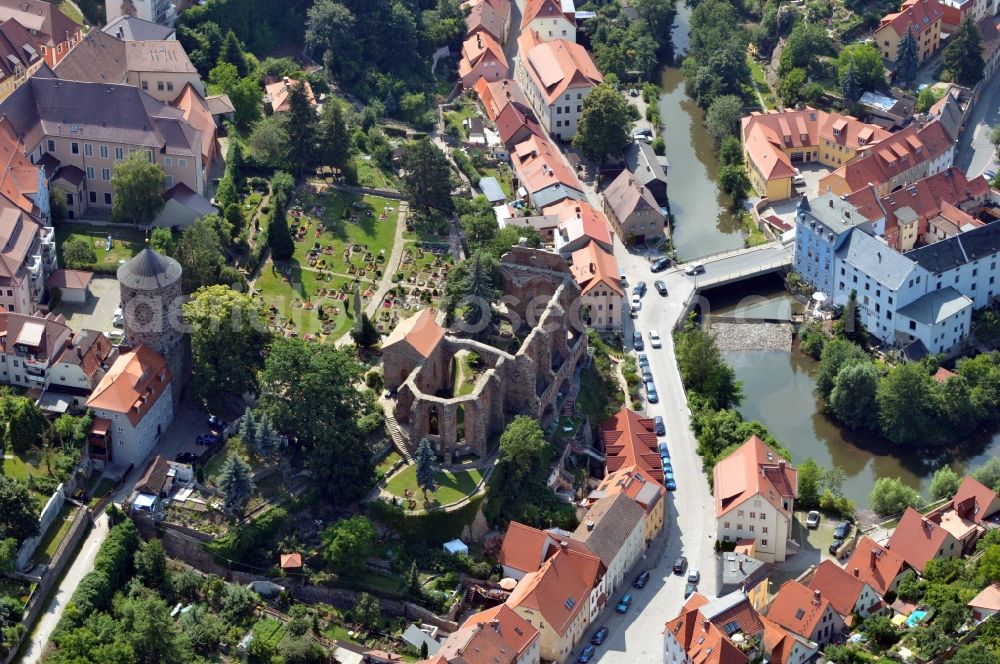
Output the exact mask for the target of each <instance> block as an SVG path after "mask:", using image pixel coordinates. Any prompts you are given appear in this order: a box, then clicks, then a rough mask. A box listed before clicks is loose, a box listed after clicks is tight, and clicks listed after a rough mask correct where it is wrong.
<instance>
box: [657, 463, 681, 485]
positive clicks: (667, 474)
mask: <svg viewBox="0 0 1000 664" xmlns="http://www.w3.org/2000/svg"><path fill="white" fill-rule="evenodd" d="M661 461H662V459H661ZM663 479H664V481H665V480H673V481H675V482H676V481H677V478H676V477H674V469H673V466H671V465H670V462H669V460H668V461H667V463H665V464H664V465H663Z"/></svg>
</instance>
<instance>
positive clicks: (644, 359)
mask: <svg viewBox="0 0 1000 664" xmlns="http://www.w3.org/2000/svg"><path fill="white" fill-rule="evenodd" d="M639 366H640V367H648V366H649V356H647V355H646V354H645V353H639Z"/></svg>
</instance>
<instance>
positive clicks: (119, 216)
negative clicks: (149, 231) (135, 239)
mask: <svg viewBox="0 0 1000 664" xmlns="http://www.w3.org/2000/svg"><path fill="white" fill-rule="evenodd" d="M166 177H167V176H166V174H165V173H164V172H163V169H162V168H160V166H159V164H154V163H152V162H151V161H150V160H149V159H148V158H147V157H146V154H145V153H144V152H136V153H134V154H132V155H129V157H128V159H126V160H125V161H123V162H121V163H118V164H116V165H115V170H114V174H113V175H112V176H111V189H112V190H113V191H114V199H113V201H112V206H111V218H112V219H113V220H114V221H120V222H129V223H133V224H137V225H146V224H149V223H151V222H152V221H153V219H154V218H155V217H156V215H157V213H158V212H159V211H160V210H162V209H163V197H162V196H161V195H160V192H161V191H162V190H163V183H164V182H165V181H166Z"/></svg>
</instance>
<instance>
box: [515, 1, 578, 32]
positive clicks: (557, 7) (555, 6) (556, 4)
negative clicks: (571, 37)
mask: <svg viewBox="0 0 1000 664" xmlns="http://www.w3.org/2000/svg"><path fill="white" fill-rule="evenodd" d="M560 16H561V17H563V18H566V19H567V20H569V21H570V22H571V23H572V22H573V21H574V17H573V16H570V15H567V14H564V13H563V11H562V3H561V2H560V1H559V0H528V1H527V2H526V3H525V5H524V13H522V14H521V29H522V30H523V29H524V28H526V27H528V24H529V23H531V22H532V21H534V20H535V19H536V18H542V19H546V18H548V19H552V18H559V17H560Z"/></svg>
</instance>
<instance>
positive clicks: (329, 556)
mask: <svg viewBox="0 0 1000 664" xmlns="http://www.w3.org/2000/svg"><path fill="white" fill-rule="evenodd" d="M321 537H322V539H323V545H324V548H323V557H324V558H325V559H326V561H327V562H328V563H329V564H330V566H331V567H332V568H333V569H334V571H336V572H337V573H338V574H349V573H351V572H357V571H360V570H363V569H364V568H365V561H366V560H367V559H368V557H369V556H370V555H372V552H373V550H374V546H375V529H374V528H373V527H372V524H371V522H369V521H368V519H367V518H365V517H364V516H361V515H358V516H353V517H351V518H349V519H341V520H339V521H337V522H336V523H334V524H332V525H330V526H329V527H328V528H327V529H326V530H324V531H323V533H322V535H321Z"/></svg>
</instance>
